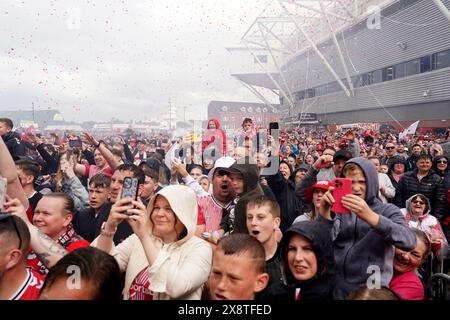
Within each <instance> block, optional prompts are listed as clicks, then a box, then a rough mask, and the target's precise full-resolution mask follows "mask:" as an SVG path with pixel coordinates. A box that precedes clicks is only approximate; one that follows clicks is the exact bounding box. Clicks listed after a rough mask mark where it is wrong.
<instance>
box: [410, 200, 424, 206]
mask: <svg viewBox="0 0 450 320" xmlns="http://www.w3.org/2000/svg"><path fill="white" fill-rule="evenodd" d="M412 203H414V204H420V205H423V204H425V202H423V201H421V200H414V201H413V202H412Z"/></svg>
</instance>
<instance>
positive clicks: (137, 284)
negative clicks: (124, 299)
mask: <svg viewBox="0 0 450 320" xmlns="http://www.w3.org/2000/svg"><path fill="white" fill-rule="evenodd" d="M147 269H148V266H147V267H145V268H144V269H143V270H142V271H141V272H139V274H138V275H137V276H136V278H134V280H133V282H132V283H131V286H130V296H129V298H128V300H153V291H151V290H150V281H149V279H148V272H147Z"/></svg>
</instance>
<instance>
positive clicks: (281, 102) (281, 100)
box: [280, 97, 284, 105]
mask: <svg viewBox="0 0 450 320" xmlns="http://www.w3.org/2000/svg"><path fill="white" fill-rule="evenodd" d="M283 102H284V98H283V97H280V105H283Z"/></svg>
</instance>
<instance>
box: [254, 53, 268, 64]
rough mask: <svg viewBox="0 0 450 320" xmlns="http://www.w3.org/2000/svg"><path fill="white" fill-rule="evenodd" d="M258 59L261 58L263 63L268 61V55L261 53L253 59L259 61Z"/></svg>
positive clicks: (260, 60) (255, 61)
mask: <svg viewBox="0 0 450 320" xmlns="http://www.w3.org/2000/svg"><path fill="white" fill-rule="evenodd" d="M258 60H259V62H261V63H267V56H266V55H259V56H256V58H254V59H253V62H254V63H258Z"/></svg>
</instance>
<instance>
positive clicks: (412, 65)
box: [405, 59, 420, 76]
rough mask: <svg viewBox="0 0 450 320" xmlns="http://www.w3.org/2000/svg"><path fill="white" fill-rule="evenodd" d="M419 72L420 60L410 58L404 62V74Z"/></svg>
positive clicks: (410, 74) (409, 74)
mask: <svg viewBox="0 0 450 320" xmlns="http://www.w3.org/2000/svg"><path fill="white" fill-rule="evenodd" d="M418 73H420V60H419V59H416V60H412V61H408V62H405V75H406V76H412V75H415V74H418Z"/></svg>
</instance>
